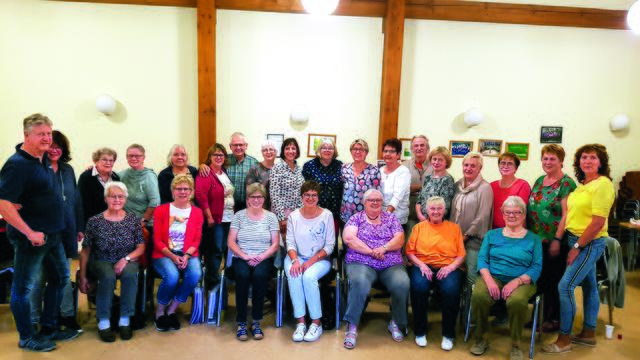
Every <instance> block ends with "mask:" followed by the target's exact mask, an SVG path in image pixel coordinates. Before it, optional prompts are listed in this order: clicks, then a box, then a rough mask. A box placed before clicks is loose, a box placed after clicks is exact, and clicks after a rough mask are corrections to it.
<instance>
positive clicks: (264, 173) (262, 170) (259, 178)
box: [245, 163, 271, 210]
mask: <svg viewBox="0 0 640 360" xmlns="http://www.w3.org/2000/svg"><path fill="white" fill-rule="evenodd" d="M269 174H271V169H270V168H268V167H266V166H264V165H262V163H257V164H255V165H253V166H252V167H251V169H249V172H248V173H247V180H246V181H245V185H246V186H249V185H251V184H253V183H260V184H262V186H264V189H265V191H266V192H267V196H266V197H265V199H264V205H263V207H264V208H265V209H267V210H271V196H269Z"/></svg>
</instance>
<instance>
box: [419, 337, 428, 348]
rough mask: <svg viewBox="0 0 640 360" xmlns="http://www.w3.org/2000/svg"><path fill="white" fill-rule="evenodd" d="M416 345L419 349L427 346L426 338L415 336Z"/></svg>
mask: <svg viewBox="0 0 640 360" xmlns="http://www.w3.org/2000/svg"><path fill="white" fill-rule="evenodd" d="M416 345H418V346H420V347H425V346H427V337H426V336H425V335H422V336H416Z"/></svg>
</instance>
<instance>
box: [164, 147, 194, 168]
mask: <svg viewBox="0 0 640 360" xmlns="http://www.w3.org/2000/svg"><path fill="white" fill-rule="evenodd" d="M177 149H182V150H184V153H185V154H187V164H189V153H188V152H187V148H186V147H184V145H182V144H173V146H172V147H171V149H170V150H169V154H168V155H167V166H173V164H172V163H171V156H173V152H174V151H176V150H177Z"/></svg>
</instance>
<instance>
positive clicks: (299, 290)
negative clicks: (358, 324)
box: [284, 181, 335, 342]
mask: <svg viewBox="0 0 640 360" xmlns="http://www.w3.org/2000/svg"><path fill="white" fill-rule="evenodd" d="M320 194H321V188H320V185H319V184H318V183H317V182H315V181H306V182H305V183H304V184H302V187H301V188H300V195H301V196H302V204H303V205H302V207H301V208H300V209H297V210H295V211H293V212H292V213H291V214H290V215H289V218H288V220H287V255H288V256H287V257H286V258H285V260H284V269H285V272H286V274H287V279H288V283H289V293H290V295H291V302H292V303H293V313H294V314H293V315H294V316H295V317H296V318H297V319H298V325H297V326H296V329H295V331H294V333H293V341H296V342H299V341H303V340H304V341H309V342H312V341H316V340H318V339H319V338H320V335H322V324H321V323H320V321H321V318H322V307H321V303H320V289H319V287H318V279H320V278H321V277H323V276H324V275H326V274H327V273H328V272H329V269H330V268H331V263H330V262H329V260H328V258H329V256H330V255H331V253H332V252H333V248H334V246H335V237H334V228H333V216H332V215H331V212H330V211H329V210H327V209H323V208H321V207H320V206H318V198H319V196H320ZM307 307H308V308H309V316H310V317H311V325H310V326H309V330H308V331H307V325H306V323H305V314H306V309H307Z"/></svg>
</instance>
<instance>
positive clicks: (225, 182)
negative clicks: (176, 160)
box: [196, 143, 235, 288]
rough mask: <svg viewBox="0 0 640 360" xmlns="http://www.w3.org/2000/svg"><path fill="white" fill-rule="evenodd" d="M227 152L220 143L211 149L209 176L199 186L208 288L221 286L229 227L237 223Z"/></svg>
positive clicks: (200, 180)
mask: <svg viewBox="0 0 640 360" xmlns="http://www.w3.org/2000/svg"><path fill="white" fill-rule="evenodd" d="M227 161H228V160H227V149H225V147H224V145H222V144H220V143H215V144H213V145H211V147H210V148H209V150H208V151H207V160H205V162H204V163H205V165H207V166H208V167H209V169H210V171H209V175H206V176H204V175H201V176H200V177H198V181H197V182H196V202H197V203H198V205H200V208H201V209H202V212H203V214H204V219H205V221H206V226H205V227H204V229H203V231H202V242H201V252H202V253H204V255H205V261H206V264H207V269H209V271H207V276H206V277H207V279H206V280H207V287H208V288H213V286H215V285H216V284H218V283H219V282H220V273H219V270H220V264H221V263H222V259H223V258H225V257H226V254H227V237H228V236H229V225H230V224H231V220H232V219H233V206H234V200H233V192H234V190H235V189H234V187H233V184H231V180H230V179H229V177H228V176H227V172H226V170H225V168H226V164H227Z"/></svg>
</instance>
